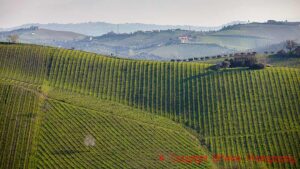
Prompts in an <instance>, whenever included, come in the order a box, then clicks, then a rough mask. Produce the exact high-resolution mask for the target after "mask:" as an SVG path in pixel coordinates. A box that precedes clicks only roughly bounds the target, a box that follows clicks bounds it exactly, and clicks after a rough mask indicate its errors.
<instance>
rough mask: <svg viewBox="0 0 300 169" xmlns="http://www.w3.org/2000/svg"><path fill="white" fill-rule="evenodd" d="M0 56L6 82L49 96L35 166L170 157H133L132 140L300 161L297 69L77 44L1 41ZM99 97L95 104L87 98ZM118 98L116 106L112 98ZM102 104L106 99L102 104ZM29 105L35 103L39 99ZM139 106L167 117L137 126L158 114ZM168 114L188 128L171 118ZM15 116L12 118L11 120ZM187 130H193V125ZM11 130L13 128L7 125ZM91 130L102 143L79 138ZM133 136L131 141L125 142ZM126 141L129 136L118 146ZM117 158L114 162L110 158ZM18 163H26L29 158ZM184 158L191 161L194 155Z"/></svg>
mask: <svg viewBox="0 0 300 169" xmlns="http://www.w3.org/2000/svg"><path fill="white" fill-rule="evenodd" d="M0 61H1V62H0V78H1V79H2V80H3V81H5V83H9V84H12V86H19V88H20V86H23V87H24V86H25V87H26V88H30V90H29V91H31V93H32V92H33V91H37V92H38V93H41V94H40V95H41V96H39V97H42V98H43V101H42V103H43V104H42V105H40V106H39V108H40V110H41V111H40V115H41V121H40V122H38V127H37V129H36V130H38V132H37V137H36V141H34V143H35V144H33V145H34V146H35V147H36V149H37V150H36V153H35V155H33V160H36V163H33V164H34V165H33V166H37V167H40V168H41V167H42V166H44V165H48V166H49V167H50V168H51V166H56V165H58V164H63V165H64V167H63V166H62V167H63V168H66V167H68V166H73V167H83V166H86V165H89V164H90V165H91V167H97V166H99V165H100V166H103V167H113V168H115V167H117V168H127V167H128V168H132V167H133V168H139V167H138V166H142V165H144V166H146V168H148V167H149V168H157V167H164V165H166V166H165V167H168V166H167V165H174V164H172V163H170V164H169V163H168V162H160V161H159V160H158V157H156V156H155V157H152V156H151V155H150V156H148V157H145V158H143V160H144V161H137V160H134V159H131V160H129V158H135V155H134V154H137V152H139V153H141V152H140V151H138V150H139V149H136V148H134V146H133V148H132V149H133V150H130V149H129V150H128V148H127V147H132V146H131V144H132V143H136V144H137V143H139V144H137V145H135V146H137V147H139V148H140V149H141V150H144V152H143V153H141V154H140V155H145V154H148V153H150V154H155V153H157V154H156V155H158V154H159V152H156V151H159V150H161V152H162V153H165V152H169V151H170V150H172V151H174V152H178V153H179V154H181V155H190V154H193V153H196V154H197V152H202V153H204V152H206V153H207V154H210V155H215V154H222V155H227V156H240V157H242V158H244V157H246V156H247V155H249V154H253V155H255V156H293V157H294V158H295V159H296V160H298V159H299V157H300V145H299V142H300V123H299V122H300V119H299V118H300V116H299V113H300V104H299V103H300V89H299V84H300V69H298V68H285V67H272V68H266V69H264V70H248V69H242V68H238V69H228V70H221V71H211V70H209V69H208V67H209V66H210V64H205V63H187V62H180V63H178V62H176V63H175V62H154V61H142V60H125V59H118V58H110V57H105V56H101V55H96V54H92V53H87V52H81V51H74V50H65V49H56V48H50V47H40V46H33V45H7V44H2V45H0ZM2 88H3V87H2ZM10 88H13V87H10ZM5 90H8V89H6V88H5ZM18 90H21V89H18ZM24 90H25V89H24ZM13 91H15V90H13ZM25 91H28V90H25ZM25 91H24V92H25ZM25 93H26V92H25ZM33 93H34V92H33ZM36 95H37V94H36ZM16 97H21V96H19V95H17V96H16ZM24 97H25V96H24ZM26 97H27V96H26ZM32 97H34V96H32ZM35 97H36V96H35ZM85 97H86V99H82V100H78V99H76V98H85ZM5 98H6V95H5V94H2V97H1V99H5ZM39 99H40V98H39ZM13 100H16V99H13ZM19 100H22V99H21V98H19ZM25 100H26V98H25ZM97 100H99V102H98V103H97V104H91V103H92V101H97ZM13 102H15V101H13ZM112 103H113V104H116V105H118V106H120V108H115V106H113V105H110V104H112ZM12 104H13V103H12ZM22 104H26V103H25V102H24V103H23V102H22ZM101 104H104V105H107V106H104V105H103V106H96V105H101ZM30 105H31V104H30ZM37 105H39V104H37ZM43 105H44V106H43ZM45 105H47V106H46V108H45ZM124 105H126V106H124ZM122 106H123V107H124V108H123V107H122ZM103 107H104V108H103ZM3 108H5V106H4V107H3V106H1V107H0V109H1V110H2V109H3ZM30 108H31V109H34V110H36V106H31V107H30ZM133 108H134V111H132V112H133V113H129V114H130V117H132V118H134V119H135V120H133V121H131V120H125V119H123V118H120V119H119V118H117V117H115V116H114V114H120V115H124V114H126V109H129V110H128V111H131V109H133ZM105 109H108V110H105ZM123 109H125V110H123ZM115 111H116V112H117V113H116V112H115ZM13 112H14V111H13ZM124 112H125V113H124ZM134 112H136V113H134ZM139 112H142V114H147V112H148V113H152V114H153V115H155V117H160V118H162V117H164V118H163V120H162V121H159V122H157V123H155V122H153V123H155V125H154V126H157V127H155V128H154V127H152V126H151V125H150V126H149V125H145V126H143V127H140V126H139V123H140V121H143V120H144V121H145V123H149V122H151V123H152V121H153V119H152V118H149V117H152V116H149V117H147V116H146V117H140V116H139V117H135V114H136V115H138V114H141V113H139ZM7 114H9V115H12V116H13V115H14V114H12V113H9V112H7ZM2 116H6V115H5V113H4V115H3V113H2V111H1V119H2V118H3V117H2ZM126 116H127V115H126ZM147 118H148V119H147ZM167 118H168V119H171V120H173V121H174V122H178V123H179V124H183V125H184V126H186V127H188V128H189V129H184V128H183V127H182V126H180V125H175V124H173V122H170V121H168V120H167ZM43 119H47V120H44V121H43ZM169 123H170V124H169ZM0 124H1V126H0V127H1V128H3V126H7V125H4V124H3V121H2V120H1V123H0ZM5 124H6V123H5ZM8 124H9V123H8ZM24 124H26V123H25V122H24ZM171 124H172V125H171ZM11 125H13V126H14V122H12V124H11ZM11 125H9V126H11ZM27 125H29V124H27ZM160 125H161V126H162V128H170V127H171V128H173V127H175V129H170V130H175V131H176V130H179V131H181V133H180V135H178V134H176V133H173V132H171V131H169V129H168V130H164V129H160V128H159V127H158V126H160ZM173 125H174V126H173ZM177 128H178V129H177ZM22 129H23V128H22ZM190 129H192V131H190V132H187V131H189V130H190ZM6 130H13V131H14V129H13V128H12V129H10V127H9V128H8V129H6ZM6 130H1V131H6ZM70 131H76V132H70ZM20 132H21V131H20ZM24 132H25V131H24ZM26 132H30V131H28V130H26ZM89 132H90V134H91V135H93V136H94V137H95V138H96V142H97V143H98V144H97V143H96V146H95V147H89V148H90V150H89V149H87V148H86V146H84V145H83V144H82V143H81V142H83V141H82V140H83V137H84V135H85V134H87V133H89ZM195 132H197V134H195ZM1 133H4V132H1ZM70 133H71V134H70ZM126 133H130V135H129V136H128V135H126ZM184 133H185V134H184ZM33 134H35V133H33ZM17 136H18V134H17ZM130 136H131V137H130ZM191 136H197V139H198V140H194V139H191V138H193V137H191ZM18 137H22V136H21V135H20V136H18ZM26 137H27V136H26ZM127 137H129V138H128V140H131V141H132V142H131V141H128V143H126V142H124V141H122V139H125V140H127V139H126V138H127ZM101 139H103V140H101ZM151 139H154V140H157V141H150V140H151ZM16 140H17V141H18V139H16ZM142 140H144V141H142ZM0 141H1V143H2V142H5V143H6V142H7V141H6V138H5V137H1V140H0ZM120 142H121V143H123V144H124V145H123V146H119V143H120ZM156 142H158V143H159V145H158V143H156ZM26 143H28V145H31V144H29V143H30V142H21V143H20V144H21V145H23V144H26ZM102 143H103V144H102ZM130 143H131V144H130ZM12 144H13V145H15V144H16V143H12ZM100 144H101V145H100ZM178 144H184V145H188V146H187V147H182V146H179V145H178ZM13 145H12V148H13V149H12V150H9V151H12V152H14V151H18V150H19V149H18V147H16V146H13ZM116 145H118V146H116ZM177 145H178V146H177ZM197 145H198V146H200V147H197ZM1 146H2V144H1ZM109 147H118V148H116V149H111V148H110V149H108V148H109ZM34 150H35V149H34ZM56 150H59V151H58V152H56ZM88 150H89V151H88ZM154 151H155V153H154ZM207 151H208V152H207ZM111 153H112V154H113V155H112V154H111ZM102 155H105V156H102ZM114 155H115V156H114ZM1 156H4V154H1ZM12 157H13V156H12ZM25 157H26V156H25ZM35 158H37V159H35ZM155 158H157V159H156V161H155ZM125 159H126V160H125ZM7 161H10V160H6V161H5V160H4V161H3V160H2V158H1V163H2V165H12V164H10V163H11V162H10V163H9V162H7ZM25 161H26V160H25ZM124 161H127V163H123V162H124ZM149 161H150V162H149ZM114 162H117V164H118V165H117V166H114V164H116V163H114ZM20 164H22V165H23V166H24V168H26V167H27V166H26V162H24V160H23V162H22V161H20ZM123 164H124V166H122V165H123ZM206 165H210V166H214V164H211V163H208V164H205V163H203V165H201V166H200V167H205V166H206ZM216 165H217V167H220V168H234V167H236V168H264V167H270V168H299V163H296V164H291V163H274V162H273V163H262V162H249V161H247V160H242V162H238V163H236V162H228V161H227V162H218V163H216ZM186 166H188V167H195V165H194V166H193V163H192V164H185V167H186ZM197 166H199V165H197Z"/></svg>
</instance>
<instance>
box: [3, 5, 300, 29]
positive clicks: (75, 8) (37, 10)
mask: <svg viewBox="0 0 300 169" xmlns="http://www.w3.org/2000/svg"><path fill="white" fill-rule="evenodd" d="M299 7H300V0H0V11H1V15H0V27H2V28H3V27H11V26H17V25H21V24H25V23H78V22H89V21H105V22H112V23H137V22H138V23H155V24H172V25H199V26H217V25H221V24H224V23H228V22H231V21H237V20H240V21H248V20H250V21H266V20H268V19H275V20H286V19H287V20H289V21H300V10H299Z"/></svg>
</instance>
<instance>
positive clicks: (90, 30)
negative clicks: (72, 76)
mask: <svg viewBox="0 0 300 169" xmlns="http://www.w3.org/2000/svg"><path fill="white" fill-rule="evenodd" d="M237 23H244V22H243V21H234V22H230V23H227V24H224V25H220V26H217V27H205V26H203V27H202V26H193V25H157V24H143V23H121V24H114V23H106V22H87V23H69V24H59V23H49V24H39V23H32V24H25V25H21V26H17V27H12V28H6V29H3V28H2V31H11V30H15V29H20V28H28V27H31V26H38V27H39V28H44V29H50V30H58V31H70V32H76V33H79V34H85V35H89V36H101V35H103V34H106V33H108V32H116V33H133V32H136V31H152V30H168V29H182V30H193V31H209V30H218V29H221V28H222V27H223V26H227V25H233V24H237ZM0 30H1V29H0Z"/></svg>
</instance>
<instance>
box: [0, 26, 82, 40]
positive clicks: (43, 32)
mask: <svg viewBox="0 0 300 169" xmlns="http://www.w3.org/2000/svg"><path fill="white" fill-rule="evenodd" d="M14 34H16V35H18V36H19V40H20V42H23V43H35V44H56V43H57V42H66V41H76V40H81V39H84V38H85V37H86V36H85V35H82V34H78V33H74V32H67V31H55V30H48V29H43V28H38V27H29V28H20V29H16V30H12V31H5V32H0V40H1V41H6V40H7V36H9V35H14Z"/></svg>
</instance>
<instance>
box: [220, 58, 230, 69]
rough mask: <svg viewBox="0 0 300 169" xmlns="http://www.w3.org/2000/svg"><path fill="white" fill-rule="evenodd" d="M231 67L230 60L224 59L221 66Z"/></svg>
mask: <svg viewBox="0 0 300 169" xmlns="http://www.w3.org/2000/svg"><path fill="white" fill-rule="evenodd" d="M229 67H230V62H229V61H226V60H225V61H223V62H222V63H221V68H229Z"/></svg>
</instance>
